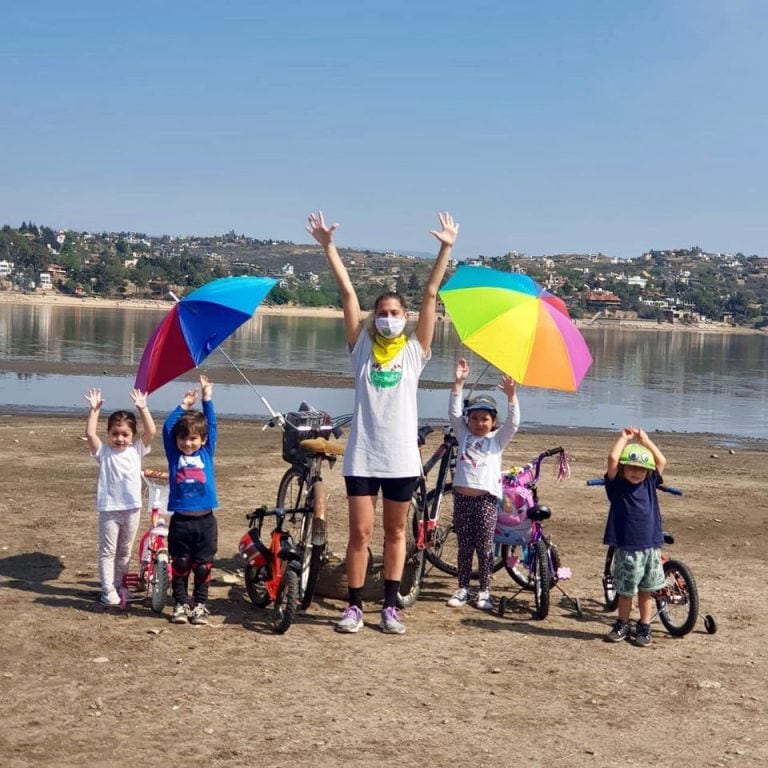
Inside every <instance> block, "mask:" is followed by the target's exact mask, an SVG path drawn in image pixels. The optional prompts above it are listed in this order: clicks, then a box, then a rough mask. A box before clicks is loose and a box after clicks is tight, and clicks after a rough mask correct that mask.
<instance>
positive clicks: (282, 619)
mask: <svg viewBox="0 0 768 768" xmlns="http://www.w3.org/2000/svg"><path fill="white" fill-rule="evenodd" d="M298 599H299V577H298V575H297V573H296V571H294V570H293V568H286V569H285V572H284V573H283V579H282V581H281V582H280V589H279V590H278V591H277V599H276V600H275V604H274V605H273V606H272V629H273V630H274V631H275V632H276V633H277V634H278V635H282V634H283V633H284V632H287V631H288V627H290V626H291V624H293V620H294V618H295V617H296V608H297V607H298Z"/></svg>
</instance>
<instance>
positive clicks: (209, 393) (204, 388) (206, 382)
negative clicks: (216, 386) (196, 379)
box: [200, 373, 213, 402]
mask: <svg viewBox="0 0 768 768" xmlns="http://www.w3.org/2000/svg"><path fill="white" fill-rule="evenodd" d="M200 392H201V393H202V396H203V402H208V401H209V400H212V399H213V382H212V381H211V380H210V379H209V378H208V377H207V376H206V375H205V374H204V373H201V374H200Z"/></svg>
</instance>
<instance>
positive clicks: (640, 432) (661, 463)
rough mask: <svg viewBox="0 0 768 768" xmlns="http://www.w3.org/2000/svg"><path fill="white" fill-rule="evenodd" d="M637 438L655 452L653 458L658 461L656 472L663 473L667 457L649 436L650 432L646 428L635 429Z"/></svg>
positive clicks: (641, 443)
mask: <svg viewBox="0 0 768 768" xmlns="http://www.w3.org/2000/svg"><path fill="white" fill-rule="evenodd" d="M635 439H636V440H637V442H638V443H640V445H644V446H645V447H646V448H647V449H648V450H649V451H650V452H651V453H652V454H653V460H654V461H655V462H656V472H657V473H658V474H659V475H663V474H664V468H665V467H666V466H667V459H666V457H665V456H664V454H663V453H662V452H661V451H660V450H659V447H658V446H657V445H656V443H654V442H653V440H651V438H650V437H648V433H647V432H646V431H645V430H644V429H637V430H635Z"/></svg>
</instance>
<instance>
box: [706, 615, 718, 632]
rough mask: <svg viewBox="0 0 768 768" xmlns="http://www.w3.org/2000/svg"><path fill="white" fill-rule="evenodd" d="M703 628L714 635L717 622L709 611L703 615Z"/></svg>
mask: <svg viewBox="0 0 768 768" xmlns="http://www.w3.org/2000/svg"><path fill="white" fill-rule="evenodd" d="M704 629H706V630H707V632H708V633H709V634H710V635H714V634H715V632H717V622H716V621H715V617H714V616H713V615H712V614H711V613H708V614H707V615H706V616H705V617H704Z"/></svg>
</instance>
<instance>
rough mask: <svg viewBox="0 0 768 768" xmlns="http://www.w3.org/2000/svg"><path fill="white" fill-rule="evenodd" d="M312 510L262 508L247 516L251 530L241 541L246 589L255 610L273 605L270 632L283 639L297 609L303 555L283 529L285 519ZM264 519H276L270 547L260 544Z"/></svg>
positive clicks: (270, 538) (240, 547)
mask: <svg viewBox="0 0 768 768" xmlns="http://www.w3.org/2000/svg"><path fill="white" fill-rule="evenodd" d="M307 511H309V514H311V513H312V509H311V508H302V509H282V508H281V507H276V508H274V509H268V508H267V507H261V508H259V509H256V510H254V511H253V512H249V513H248V514H247V515H246V518H247V520H248V522H249V523H250V528H249V529H248V531H247V532H246V533H245V534H244V535H243V537H242V538H241V539H240V546H239V549H240V555H241V556H242V558H243V559H244V560H245V562H246V566H245V589H246V591H247V592H248V597H249V598H250V599H251V602H252V603H253V604H254V605H255V606H256V607H257V608H266V607H267V606H268V605H269V604H270V603H272V629H273V630H274V631H275V632H276V633H277V634H278V635H282V634H283V633H284V632H287V631H288V628H289V627H290V626H291V624H292V623H293V620H294V618H295V616H296V611H297V610H298V607H299V599H300V593H299V575H300V574H301V562H302V554H301V550H300V549H299V547H297V546H296V544H295V543H294V541H293V539H292V538H291V534H290V531H288V530H286V529H285V528H284V527H283V525H284V523H285V520H286V515H288V516H291V517H293V516H297V515H303V514H305V513H306V512H307ZM265 517H274V518H275V527H274V529H273V530H272V533H271V534H270V537H269V546H267V545H266V544H265V543H264V542H263V541H262V540H261V527H262V525H263V523H264V518H265Z"/></svg>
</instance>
